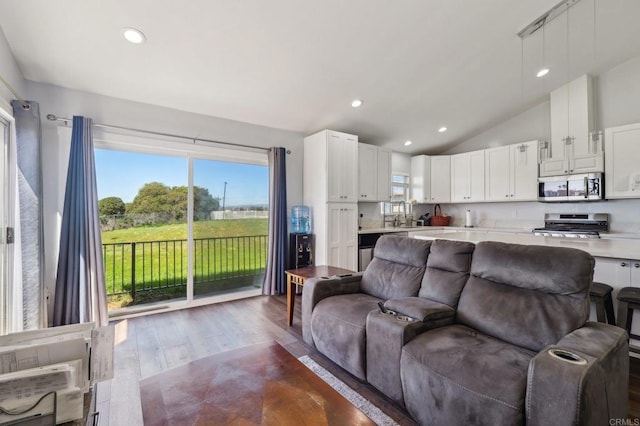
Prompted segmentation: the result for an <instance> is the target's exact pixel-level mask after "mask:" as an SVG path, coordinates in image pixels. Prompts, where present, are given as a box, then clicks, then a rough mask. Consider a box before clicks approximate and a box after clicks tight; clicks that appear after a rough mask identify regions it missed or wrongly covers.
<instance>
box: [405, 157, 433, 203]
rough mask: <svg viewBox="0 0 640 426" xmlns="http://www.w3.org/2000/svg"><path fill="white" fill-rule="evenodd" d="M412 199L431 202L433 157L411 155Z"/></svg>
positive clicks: (419, 201)
mask: <svg viewBox="0 0 640 426" xmlns="http://www.w3.org/2000/svg"><path fill="white" fill-rule="evenodd" d="M409 186H410V189H411V199H413V200H416V201H417V202H418V203H429V202H431V157H429V156H428V155H416V156H414V157H411V182H410V184H409Z"/></svg>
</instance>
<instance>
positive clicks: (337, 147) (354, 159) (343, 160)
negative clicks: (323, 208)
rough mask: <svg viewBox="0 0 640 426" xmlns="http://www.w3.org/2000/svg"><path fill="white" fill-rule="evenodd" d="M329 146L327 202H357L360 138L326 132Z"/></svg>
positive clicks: (324, 132) (330, 131)
mask: <svg viewBox="0 0 640 426" xmlns="http://www.w3.org/2000/svg"><path fill="white" fill-rule="evenodd" d="M320 133H322V134H324V135H323V137H324V136H325V135H326V144H327V160H328V161H327V178H326V179H327V201H329V202H349V203H353V202H357V201H358V197H357V192H358V191H357V186H358V176H357V172H358V166H357V164H358V137H357V136H355V135H350V134H347V133H340V132H335V131H332V130H325V131H323V132H320Z"/></svg>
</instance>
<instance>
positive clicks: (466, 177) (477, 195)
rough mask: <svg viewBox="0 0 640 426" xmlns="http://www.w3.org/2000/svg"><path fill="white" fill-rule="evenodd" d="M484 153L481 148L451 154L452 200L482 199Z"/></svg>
mask: <svg viewBox="0 0 640 426" xmlns="http://www.w3.org/2000/svg"><path fill="white" fill-rule="evenodd" d="M484 155H485V151H484V150H481V151H473V152H465V153H463V154H456V155H452V156H451V201H452V202H454V203H469V202H477V201H484V191H485V188H484V186H485V185H484V167H485V160H484Z"/></svg>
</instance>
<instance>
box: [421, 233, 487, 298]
mask: <svg viewBox="0 0 640 426" xmlns="http://www.w3.org/2000/svg"><path fill="white" fill-rule="evenodd" d="M474 248H475V244H473V243H468V242H464V241H450V240H435V241H434V242H433V243H432V244H431V249H430V252H429V258H428V259H427V269H426V271H425V273H424V277H423V278H422V285H421V287H420V291H419V293H418V296H420V297H425V298H427V299H431V300H435V301H437V302H440V303H444V304H446V305H449V306H451V307H453V308H455V307H456V306H457V305H458V300H459V299H460V293H461V292H462V288H463V287H464V285H465V284H466V282H467V279H468V278H469V270H470V269H471V257H472V254H473V249H474Z"/></svg>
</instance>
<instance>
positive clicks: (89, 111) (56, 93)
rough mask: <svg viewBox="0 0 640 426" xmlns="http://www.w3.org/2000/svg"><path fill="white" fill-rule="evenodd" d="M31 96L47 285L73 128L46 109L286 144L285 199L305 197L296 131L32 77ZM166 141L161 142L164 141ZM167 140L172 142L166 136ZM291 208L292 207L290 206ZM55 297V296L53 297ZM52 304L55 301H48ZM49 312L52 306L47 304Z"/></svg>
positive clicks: (242, 140) (55, 250) (290, 202)
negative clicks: (38, 124) (38, 120)
mask: <svg viewBox="0 0 640 426" xmlns="http://www.w3.org/2000/svg"><path fill="white" fill-rule="evenodd" d="M27 91H28V96H29V97H30V99H33V100H36V101H38V102H39V103H40V111H41V115H42V122H43V127H42V133H43V134H42V138H43V146H42V149H43V153H42V155H43V158H44V159H45V162H44V164H43V180H44V186H43V190H44V199H43V208H44V237H45V260H46V263H45V286H46V288H47V290H48V292H49V294H51V293H52V289H53V288H54V283H55V275H56V262H57V253H58V245H59V233H60V223H61V216H62V208H63V203H64V186H65V182H66V173H67V163H68V155H69V147H70V133H71V132H70V129H69V128H68V127H64V126H61V125H60V123H53V122H50V121H48V120H47V119H46V115H47V114H55V115H56V116H58V117H68V118H71V117H72V116H73V115H83V116H86V117H91V118H93V120H94V122H95V123H104V124H111V125H118V126H125V127H133V128H138V129H146V130H153V131H158V132H164V133H171V134H177V135H185V136H190V137H200V138H205V139H212V140H218V141H225V142H233V143H239V144H245V145H250V146H256V147H271V146H282V147H285V148H287V149H289V150H291V154H290V155H287V159H286V161H287V202H288V205H289V207H291V206H293V205H295V204H301V203H302V139H303V136H302V135H300V134H297V133H294V132H289V131H285V130H280V129H274V128H269V127H263V126H256V125H252V124H247V123H242V122H238V121H232V120H226V119H221V118H216V117H209V116H204V115H199V114H193V113H188V112H184V111H178V110H173V109H169V108H164V107H158V106H154V105H148V104H143V103H139V102H132V101H127V100H123V99H116V98H111V97H107V96H101V95H96V94H91V93H86V92H81V91H76V90H69V89H65V88H62V87H57V86H51V85H46V84H40V83H35V82H31V81H28V82H27ZM162 143H163V142H162V141H159V144H160V145H162ZM166 143H167V144H168V142H166ZM289 210H290V208H289ZM50 300H51V298H50ZM50 308H51V306H50ZM49 311H50V312H51V311H52V309H49Z"/></svg>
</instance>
